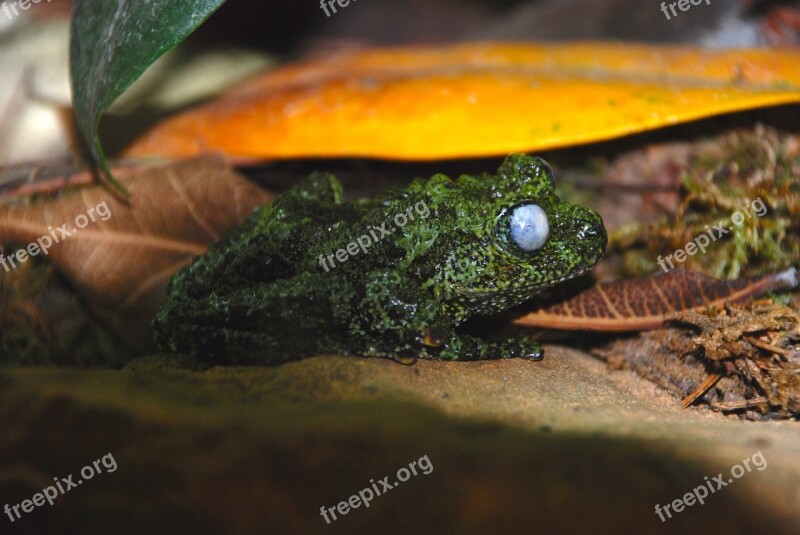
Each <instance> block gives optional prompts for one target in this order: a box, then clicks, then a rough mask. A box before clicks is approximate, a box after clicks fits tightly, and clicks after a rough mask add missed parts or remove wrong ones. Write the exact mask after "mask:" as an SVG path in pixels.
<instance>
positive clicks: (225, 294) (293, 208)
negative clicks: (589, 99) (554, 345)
mask: <svg viewBox="0 0 800 535" xmlns="http://www.w3.org/2000/svg"><path fill="white" fill-rule="evenodd" d="M523 201H534V202H535V203H536V204H538V205H539V206H540V207H541V208H542V209H543V210H544V211H545V212H546V214H547V216H548V219H549V225H550V234H549V238H548V240H547V242H546V243H545V244H544V246H542V247H541V248H540V249H538V250H537V251H534V252H531V253H525V252H523V251H522V250H521V249H519V248H518V247H516V246H515V244H514V243H513V241H510V237H509V231H508V228H507V224H508V209H509V208H510V207H512V206H514V205H516V204H517V203H519V202H523ZM424 208H427V211H428V217H424V215H425V212H426V210H425V209H424ZM397 214H404V215H405V216H407V219H408V222H407V223H406V224H405V225H404V226H402V227H400V226H399V225H400V224H402V218H401V219H400V220H396V219H395V216H396V215H397ZM410 215H413V220H412V218H411V217H410ZM381 227H382V228H384V229H385V230H390V229H391V231H392V232H391V233H390V234H388V235H385V236H383V237H381V234H382V233H381V232H380V231H379V230H377V229H378V228H381ZM370 231H372V232H374V235H375V236H377V237H378V238H380V239H379V240H378V241H377V242H374V243H372V244H371V245H370V246H369V247H368V248H367V249H366V252H364V251H363V250H362V249H360V248H359V249H358V252H357V254H355V255H352V256H351V255H347V259H346V261H344V262H339V261H336V260H335V261H334V263H335V267H331V266H330V263H329V261H328V260H325V265H326V266H327V269H328V270H327V271H326V269H325V267H323V265H322V263H321V262H320V255H322V256H323V258H327V257H328V256H329V255H330V254H332V253H336V251H337V250H339V249H346V248H347V245H348V244H349V243H351V242H354V241H356V240H357V239H358V238H359V237H361V236H368V235H369V234H370ZM373 241H374V240H373ZM605 246H606V232H605V228H604V227H603V223H602V220H601V219H600V216H598V215H597V214H596V213H595V212H593V211H591V210H588V209H586V208H582V207H579V206H575V205H571V204H568V203H565V202H561V201H559V199H558V197H557V196H556V195H555V193H554V189H553V177H552V171H551V170H550V168H549V166H548V165H547V164H546V163H545V162H544V161H542V160H541V159H539V158H534V157H529V156H525V155H512V156H510V157H508V158H507V159H506V161H505V162H504V163H503V165H502V166H501V167H500V169H499V170H498V174H497V175H484V176H481V177H474V176H469V175H462V176H460V177H459V178H458V179H457V180H451V179H449V178H448V177H446V176H444V175H441V174H439V175H435V176H433V177H432V178H430V179H429V180H426V181H425V180H421V179H417V180H415V181H414V182H413V183H411V184H410V185H409V186H408V187H407V188H404V189H401V190H397V191H393V192H389V193H387V194H385V195H383V196H381V197H378V198H374V199H369V200H361V201H355V202H347V203H346V202H343V201H342V191H341V186H340V185H339V183H338V182H337V181H336V179H335V178H334V177H333V176H331V175H328V174H321V173H317V174H313V175H312V176H311V177H309V179H308V180H307V181H305V182H304V183H302V184H300V185H299V186H297V187H295V188H294V189H292V190H290V191H288V192H286V193H284V194H282V195H280V196H278V197H277V198H276V199H275V200H274V201H273V203H272V204H270V205H266V206H263V207H260V208H259V209H257V210H256V212H255V213H254V215H253V216H252V217H251V218H250V219H249V220H248V221H247V222H245V223H244V224H243V225H242V226H240V227H238V228H237V229H234V230H233V231H232V232H231V233H229V234H228V236H226V238H224V239H223V240H222V241H220V242H219V243H217V244H216V245H214V246H213V247H211V249H210V250H209V251H208V252H207V253H206V254H205V255H203V256H201V257H199V258H197V259H196V260H195V261H194V262H193V263H192V264H191V265H189V266H187V267H185V268H184V269H183V270H181V271H180V272H179V273H178V274H177V275H176V276H175V277H174V278H173V280H172V282H171V284H170V288H169V297H168V299H167V302H166V304H165V305H164V307H163V308H162V309H161V311H160V312H159V313H158V315H157V317H156V319H155V321H154V327H155V332H156V341H157V342H158V344H159V345H160V346H161V347H162V348H165V349H169V350H172V351H176V352H181V353H191V354H194V355H198V356H205V357H209V358H215V359H218V360H225V361H229V362H231V361H232V362H260V363H271V362H277V361H281V360H289V359H297V358H301V357H304V356H310V355H314V354H323V353H326V354H351V355H364V356H381V357H389V358H395V359H405V358H416V357H420V358H436V359H452V360H479V359H500V358H509V357H524V358H531V359H535V360H538V359H540V358H541V357H542V355H543V352H542V348H541V346H540V345H539V344H538V343H536V342H534V341H532V340H530V339H529V338H515V339H511V340H508V341H506V342H503V343H487V342H484V341H482V340H480V339H478V338H474V337H470V336H464V335H460V334H456V332H455V327H456V326H457V325H459V324H460V323H462V322H464V321H465V320H466V319H467V318H470V317H472V316H474V315H485V314H492V313H496V312H499V311H502V310H505V309H507V308H509V307H512V306H516V305H519V304H521V303H522V302H524V301H526V300H528V299H530V298H531V297H532V296H534V295H535V294H536V293H538V292H539V291H541V290H543V289H546V288H549V287H550V286H553V285H554V284H557V283H559V282H561V281H563V280H565V279H568V278H571V277H574V276H576V275H578V274H581V273H583V272H584V271H586V270H587V269H589V268H591V267H592V266H594V265H595V263H597V261H598V260H599V259H600V257H601V256H602V254H603V252H604V250H605ZM351 249H353V247H352V246H351ZM342 256H344V255H342Z"/></svg>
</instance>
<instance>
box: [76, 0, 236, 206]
mask: <svg viewBox="0 0 800 535" xmlns="http://www.w3.org/2000/svg"><path fill="white" fill-rule="evenodd" d="M223 3H225V0H102V1H98V0H75V2H74V8H73V11H72V28H71V35H72V37H71V42H70V62H69V63H70V76H71V79H72V102H73V108H74V110H75V118H76V120H77V123H78V128H79V129H80V132H81V134H82V135H83V138H84V140H85V141H86V144H87V146H88V147H89V150H90V151H91V154H92V157H93V158H94V161H95V163H96V164H97V165H98V166H99V167H100V170H101V171H102V173H103V174H104V175H105V177H106V178H107V179H108V180H109V181H111V183H112V184H114V185H115V186H116V187H117V188H119V189H120V190H122V191H125V189H124V188H123V187H122V185H121V184H119V183H118V182H117V181H116V180H114V178H113V176H112V174H111V168H110V167H109V165H108V161H107V160H106V157H105V154H104V153H103V147H102V146H101V145H100V139H99V138H98V135H97V127H98V125H99V124H100V118H101V117H102V115H103V113H104V112H105V111H106V110H107V109H108V107H109V106H110V105H111V103H112V102H114V100H116V99H117V97H119V96H120V95H121V94H122V93H123V92H124V91H125V90H126V89H127V88H128V87H130V85H131V84H132V83H133V82H134V81H136V79H137V78H139V76H141V75H142V73H143V72H144V71H145V70H146V69H147V67H149V66H150V65H151V64H152V63H153V62H154V61H155V60H157V59H158V58H159V57H161V56H162V55H163V54H164V53H165V52H167V51H169V50H170V49H172V48H173V47H174V46H175V45H177V44H178V43H180V42H181V41H183V40H184V39H185V38H186V37H187V36H188V35H189V34H190V33H192V32H193V31H194V30H195V29H197V27H198V26H200V25H201V24H202V23H203V21H205V20H206V19H207V18H208V17H209V16H210V15H211V14H212V13H213V12H214V11H216V10H217V9H218V8H219V7H220V6H221V5H222V4H223ZM126 194H127V192H126Z"/></svg>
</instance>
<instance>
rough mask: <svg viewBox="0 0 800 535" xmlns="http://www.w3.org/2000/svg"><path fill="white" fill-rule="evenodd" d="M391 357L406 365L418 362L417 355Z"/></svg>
mask: <svg viewBox="0 0 800 535" xmlns="http://www.w3.org/2000/svg"><path fill="white" fill-rule="evenodd" d="M389 358H391V359H392V360H393V361H395V362H397V363H398V364H402V365H404V366H412V365H414V364H416V363H417V357H413V356H405V355H392V356H391V357H389Z"/></svg>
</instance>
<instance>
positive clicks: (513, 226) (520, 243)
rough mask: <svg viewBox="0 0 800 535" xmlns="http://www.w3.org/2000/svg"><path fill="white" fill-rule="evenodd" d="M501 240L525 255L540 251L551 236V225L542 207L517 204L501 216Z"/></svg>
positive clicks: (533, 204)
mask: <svg viewBox="0 0 800 535" xmlns="http://www.w3.org/2000/svg"><path fill="white" fill-rule="evenodd" d="M497 231H498V235H499V237H500V239H501V240H503V241H504V242H506V243H507V244H509V245H513V246H514V247H515V248H517V249H519V250H521V251H522V252H525V253H532V252H533V251H536V250H538V249H540V248H541V247H542V246H543V245H544V244H545V242H547V237H548V236H549V235H550V224H549V223H548V221H547V214H546V213H545V211H544V210H542V207H541V206H539V205H538V204H535V203H532V202H523V203H519V204H515V205H514V206H512V207H511V208H509V209H508V210H506V211H504V212H503V214H501V216H500V221H499V224H498V228H497Z"/></svg>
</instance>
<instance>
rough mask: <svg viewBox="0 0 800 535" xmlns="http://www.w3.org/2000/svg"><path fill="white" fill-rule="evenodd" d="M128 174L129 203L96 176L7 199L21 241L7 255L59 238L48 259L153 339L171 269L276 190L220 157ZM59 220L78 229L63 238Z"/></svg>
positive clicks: (9, 221)
mask: <svg viewBox="0 0 800 535" xmlns="http://www.w3.org/2000/svg"><path fill="white" fill-rule="evenodd" d="M120 179H121V182H122V183H123V184H124V185H125V187H126V188H128V190H129V191H130V192H131V194H132V197H131V199H130V203H129V205H127V204H125V202H124V201H120V200H119V199H118V198H117V197H116V196H115V195H114V194H113V193H112V192H110V191H109V190H108V189H107V188H105V187H103V186H100V185H95V186H89V187H83V188H79V189H76V190H75V191H74V192H72V193H69V194H66V195H64V196H63V197H61V198H58V199H53V200H46V201H41V202H36V203H34V204H31V205H27V206H13V207H2V208H0V243H4V244H9V243H13V244H16V245H17V246H16V247H6V249H5V251H4V253H5V257H2V258H3V260H4V262H5V263H6V265H8V269H13V267H12V264H17V263H18V262H19V259H18V258H13V259H12V258H10V257H12V256H16V255H17V254H18V253H17V251H19V250H21V248H22V247H26V248H27V247H29V246H30V247H32V249H31V251H32V252H36V251H37V249H36V247H33V245H31V244H34V245H38V244H37V240H41V244H42V245H43V246H46V245H47V241H48V240H49V241H51V242H54V243H53V244H52V246H51V248H50V249H49V251H48V254H47V255H46V259H47V260H48V261H50V262H53V263H54V264H55V265H56V266H57V267H58V269H59V270H60V271H61V272H62V273H63V274H64V275H65V276H66V277H67V278H68V279H69V280H70V281H71V282H72V284H74V286H75V287H76V288H77V290H78V291H79V292H80V294H81V295H82V296H83V297H84V299H85V300H86V301H87V303H88V304H89V305H90V306H91V307H92V309H93V310H94V311H95V312H96V313H97V314H98V315H100V316H101V317H102V318H103V319H105V320H106V321H108V322H109V323H110V324H111V325H112V326H113V327H114V328H115V330H116V331H117V332H118V333H120V334H121V335H123V336H124V337H125V338H126V340H127V341H129V342H131V344H132V345H134V346H136V347H146V346H147V345H149V344H150V325H149V322H150V320H151V319H152V317H153V315H154V314H155V311H156V309H157V308H158V307H159V306H160V304H161V303H162V302H163V300H164V298H165V296H166V286H167V283H168V281H169V278H170V277H171V276H172V274H173V273H175V271H177V270H178V269H179V268H180V267H181V266H183V265H185V264H187V263H188V262H189V261H190V260H191V259H192V258H193V257H195V256H197V255H200V254H202V253H203V252H204V251H205V250H206V248H207V246H208V245H209V244H210V243H212V242H214V241H217V240H219V239H220V238H221V237H222V236H223V234H224V233H225V231H226V230H227V229H228V228H230V227H231V226H233V225H235V224H238V223H241V222H243V221H244V220H245V219H246V218H247V217H248V216H249V215H250V214H251V213H252V211H253V209H254V208H255V207H256V206H259V205H261V204H264V203H266V202H269V201H270V200H271V195H270V194H269V193H267V192H265V191H264V190H262V189H260V188H259V187H257V186H256V185H255V184H253V183H251V182H249V181H248V180H247V179H245V178H244V177H242V176H241V175H239V174H237V173H235V172H234V171H232V170H231V169H230V168H229V167H228V166H227V164H225V163H224V161H223V160H222V159H220V158H219V157H214V156H205V157H200V158H197V159H193V160H189V161H184V162H179V163H175V164H170V165H166V166H163V167H157V168H150V169H146V170H143V171H140V172H137V173H135V174H129V175H128V176H124V175H120ZM92 217H94V221H92V220H91V218H92ZM79 226H83V227H84V228H78V227H79ZM58 227H62V229H63V230H65V231H66V232H69V233H70V235H69V236H68V237H66V238H65V237H63V235H62V231H61V230H59V229H58ZM45 238H47V239H45ZM56 239H58V240H59V241H58V243H55V241H56ZM37 255H38V256H40V257H41V256H42V253H41V249H40V251H39V252H38V253H37ZM22 258H23V261H24V258H25V257H24V255H23V257H22Z"/></svg>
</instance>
